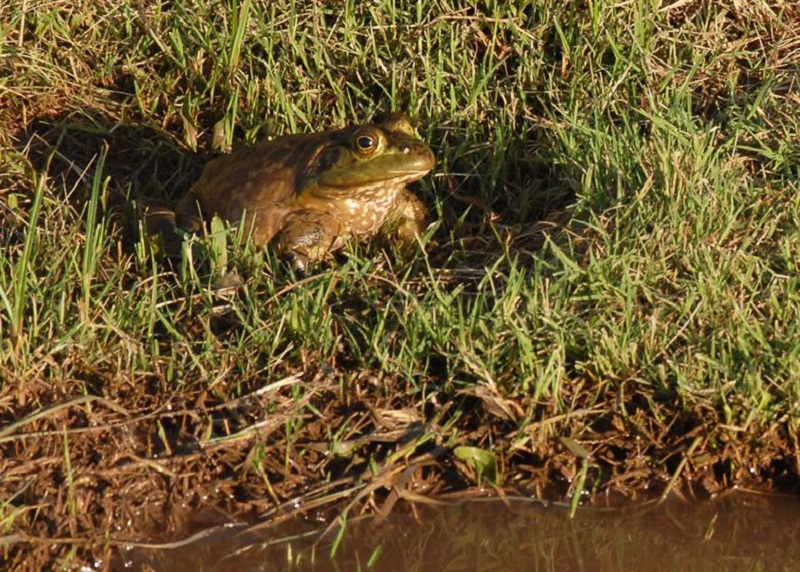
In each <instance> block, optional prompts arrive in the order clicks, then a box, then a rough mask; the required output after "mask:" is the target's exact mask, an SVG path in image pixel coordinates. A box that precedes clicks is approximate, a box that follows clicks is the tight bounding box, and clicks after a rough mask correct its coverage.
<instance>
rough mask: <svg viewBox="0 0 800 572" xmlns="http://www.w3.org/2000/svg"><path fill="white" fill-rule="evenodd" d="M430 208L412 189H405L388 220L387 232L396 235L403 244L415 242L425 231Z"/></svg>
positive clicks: (407, 244)
mask: <svg viewBox="0 0 800 572" xmlns="http://www.w3.org/2000/svg"><path fill="white" fill-rule="evenodd" d="M427 217H428V209H426V208H425V205H424V204H423V203H422V201H421V200H419V199H418V198H417V197H416V196H415V195H414V194H413V193H412V192H411V191H409V190H408V189H403V190H402V191H401V193H400V196H399V197H398V198H397V202H396V203H395V210H394V213H393V214H392V215H391V217H390V220H389V221H387V222H388V224H387V226H386V231H387V234H389V235H390V236H394V237H396V239H397V241H398V242H399V243H400V245H401V246H409V245H412V244H414V242H415V241H416V239H417V238H421V237H422V235H423V234H424V233H425V227H426V221H427Z"/></svg>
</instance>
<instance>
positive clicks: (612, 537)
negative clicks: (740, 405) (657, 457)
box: [118, 494, 800, 572]
mask: <svg viewBox="0 0 800 572" xmlns="http://www.w3.org/2000/svg"><path fill="white" fill-rule="evenodd" d="M322 528H324V527H322ZM322 528H321V527H320V525H319V524H313V523H310V522H299V521H296V522H293V523H292V524H288V525H287V524H283V525H280V526H277V527H260V528H257V529H255V530H253V529H247V528H245V527H243V526H242V527H229V528H222V529H217V530H215V531H208V532H206V533H205V534H203V535H201V536H202V538H198V539H197V540H195V541H193V542H190V543H188V544H184V545H182V546H176V547H173V548H168V549H167V548H141V547H139V548H127V549H125V550H122V551H121V553H120V556H121V558H120V560H119V562H118V564H119V568H120V569H123V568H126V569H143V568H144V569H152V570H158V571H162V570H163V571H167V570H169V571H180V570H196V571H199V570H204V571H212V570H213V571H222V570H226V571H227V570H231V571H233V570H237V571H238V570H252V571H261V570H264V571H267V570H270V571H271V570H286V571H290V570H298V571H299V570H315V571H324V570H336V571H338V570H342V571H351V570H353V571H354V570H380V571H383V570H389V571H392V570H414V571H416V570H420V571H423V570H424V571H426V572H428V571H439V570H443V571H444V570H446V571H457V570H464V571H473V570H475V571H479V570H487V571H488V570H498V571H499V570H502V571H506V570H526V571H527V570H535V571H561V570H564V571H611V570H614V571H629V570H637V571H638V570H659V571H660V570H675V571H684V570H692V571H698V570H699V571H705V570H708V571H712V570H713V571H728V570H731V571H733V570H736V571H739V570H747V571H751V570H752V571H756V570H758V571H760V570H787V571H788V570H792V571H794V570H800V497H776V496H757V495H744V494H737V495H734V496H729V497H727V498H725V499H723V500H719V501H715V502H710V503H704V504H687V503H685V502H681V501H679V500H671V501H668V502H666V503H664V504H662V505H660V506H655V505H653V504H650V505H644V506H640V507H630V508H628V509H624V510H609V509H596V508H586V509H582V510H580V511H579V512H578V514H577V515H576V516H575V517H574V518H572V519H570V518H568V517H567V511H566V509H565V508H562V507H555V506H549V507H547V506H543V505H541V504H537V503H532V502H528V501H520V500H515V501H510V503H509V504H508V505H504V504H502V503H501V502H497V501H491V502H488V501H470V502H468V503H465V504H460V505H456V506H448V507H444V508H441V507H439V508H431V507H426V508H419V509H418V511H417V515H416V519H415V518H414V517H413V516H412V515H410V514H400V513H396V514H393V515H392V516H391V519H390V521H389V522H387V523H385V524H383V525H381V526H375V525H374V524H373V523H371V522H370V521H366V520H364V521H358V522H354V521H350V522H349V523H348V525H347V527H345V529H344V532H343V534H342V535H341V536H340V537H339V538H338V541H337V539H336V538H335V535H332V534H329V535H327V536H324V537H322V538H321V537H320V532H321V530H322ZM334 545H336V551H335V554H333V556H332V555H331V552H332V548H333V547H334ZM148 567H149V568H148Z"/></svg>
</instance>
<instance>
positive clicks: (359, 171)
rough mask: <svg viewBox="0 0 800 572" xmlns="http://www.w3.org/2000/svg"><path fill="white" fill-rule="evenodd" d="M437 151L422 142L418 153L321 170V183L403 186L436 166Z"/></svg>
mask: <svg viewBox="0 0 800 572" xmlns="http://www.w3.org/2000/svg"><path fill="white" fill-rule="evenodd" d="M433 164H434V158H433V152H431V150H430V149H428V148H427V147H424V146H423V145H421V144H420V146H418V147H417V148H416V149H414V153H410V152H409V153H405V152H403V153H402V154H396V153H395V154H391V155H386V156H383V157H376V158H375V159H373V160H371V161H368V162H365V163H364V164H361V165H351V166H350V168H340V169H337V168H332V169H330V170H328V171H324V172H322V173H320V175H319V177H318V178H317V184H318V186H320V187H327V188H333V189H341V190H346V189H351V190H353V192H357V191H358V189H360V188H372V187H376V186H380V185H392V186H394V185H402V184H404V183H409V182H411V181H416V180H418V179H421V178H422V177H424V176H425V175H427V174H428V173H429V172H430V171H431V169H432V168H433Z"/></svg>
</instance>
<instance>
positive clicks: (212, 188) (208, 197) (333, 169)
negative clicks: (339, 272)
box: [176, 115, 434, 268]
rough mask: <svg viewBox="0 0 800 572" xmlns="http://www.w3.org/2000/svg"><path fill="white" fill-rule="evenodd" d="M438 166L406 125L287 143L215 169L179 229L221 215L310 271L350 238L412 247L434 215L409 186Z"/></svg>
mask: <svg viewBox="0 0 800 572" xmlns="http://www.w3.org/2000/svg"><path fill="white" fill-rule="evenodd" d="M433 163H434V158H433V153H432V152H431V150H430V148H429V147H428V146H427V145H425V143H423V142H422V141H421V140H420V139H419V138H417V136H416V134H415V132H414V129H413V127H412V126H411V124H410V123H409V121H408V119H407V118H406V117H405V116H404V115H393V116H390V117H389V118H387V119H386V120H385V121H383V122H381V123H379V124H370V125H360V126H351V127H346V128H344V129H339V130H336V131H326V132H323V133H312V134H306V135H288V136H285V137H280V138H278V139H275V140H274V141H270V142H265V143H261V144H258V145H254V146H252V147H245V148H242V149H239V150H238V151H236V152H234V153H232V154H230V155H224V156H221V157H218V158H217V159H214V160H213V161H211V162H210V163H209V164H208V165H206V168H205V169H204V171H203V174H202V175H201V177H200V179H199V180H198V181H197V182H196V183H195V184H194V185H193V186H192V188H191V189H190V190H189V192H188V193H187V195H186V196H184V197H183V198H182V199H181V201H180V203H179V204H178V207H177V213H176V214H177V218H178V224H179V225H180V226H181V227H183V228H184V229H186V230H190V231H195V230H199V229H200V228H201V225H202V220H203V219H205V220H209V219H210V218H211V217H213V216H215V215H216V216H219V217H221V218H223V219H225V220H227V221H230V222H232V223H238V222H241V221H244V222H245V223H246V224H247V227H248V228H247V229H246V230H247V231H248V232H252V236H253V238H254V240H255V242H256V244H258V245H265V244H267V243H269V242H271V241H272V242H274V243H275V245H276V246H277V249H278V251H279V252H280V253H281V254H284V255H288V256H290V257H292V258H293V259H294V260H295V263H296V264H297V265H298V266H299V267H301V268H303V267H305V264H306V263H307V262H309V261H316V260H321V259H323V258H325V257H327V256H328V255H329V254H330V253H331V252H334V251H336V250H337V249H339V248H341V247H342V245H343V244H344V241H345V239H346V238H348V237H351V236H353V237H357V238H362V237H367V236H371V235H374V234H377V233H379V232H382V233H385V234H390V235H393V236H396V237H397V238H398V239H399V240H400V241H401V242H402V243H408V242H411V241H413V240H414V237H415V236H418V235H420V234H421V233H422V230H423V228H424V220H425V216H426V209H425V207H424V205H423V204H422V202H421V201H420V200H419V199H418V198H416V197H415V196H414V195H412V194H411V193H410V192H409V191H408V190H407V189H406V188H405V185H406V183H409V182H410V181H415V180H417V179H420V178H421V177H423V176H425V174H427V173H428V172H429V171H430V170H431V169H432V168H433ZM198 205H199V207H200V209H199V210H198Z"/></svg>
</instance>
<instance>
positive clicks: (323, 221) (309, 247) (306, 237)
mask: <svg viewBox="0 0 800 572" xmlns="http://www.w3.org/2000/svg"><path fill="white" fill-rule="evenodd" d="M341 231H342V229H341V224H340V223H339V221H338V220H337V219H336V217H334V216H333V215H331V214H329V213H325V212H322V211H317V210H314V209H299V210H296V211H293V212H291V213H289V214H288V215H286V217H285V218H284V221H283V226H282V228H281V230H280V231H279V232H278V234H277V236H276V237H275V245H276V248H277V251H278V254H279V255H280V256H287V257H289V258H291V259H292V261H293V263H294V265H295V268H297V269H298V270H300V271H304V270H305V269H306V267H307V265H308V264H309V263H313V262H318V261H321V260H324V259H325V258H327V257H328V256H329V255H330V254H331V253H332V252H335V251H336V250H339V249H340V248H341V247H342V246H343V245H344V238H343V236H342V232H341Z"/></svg>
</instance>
